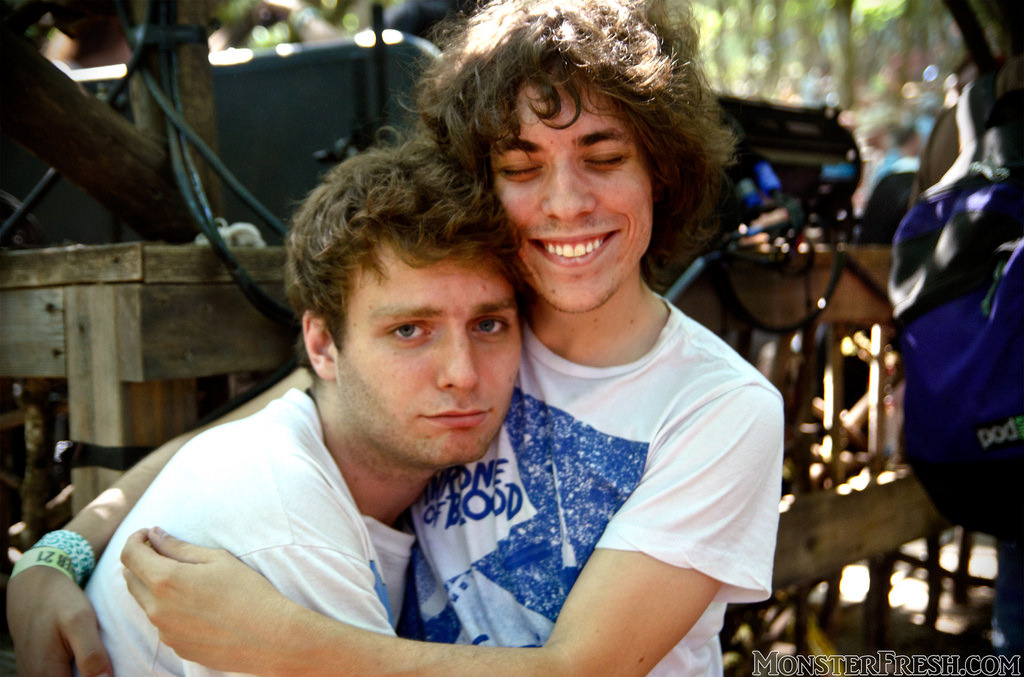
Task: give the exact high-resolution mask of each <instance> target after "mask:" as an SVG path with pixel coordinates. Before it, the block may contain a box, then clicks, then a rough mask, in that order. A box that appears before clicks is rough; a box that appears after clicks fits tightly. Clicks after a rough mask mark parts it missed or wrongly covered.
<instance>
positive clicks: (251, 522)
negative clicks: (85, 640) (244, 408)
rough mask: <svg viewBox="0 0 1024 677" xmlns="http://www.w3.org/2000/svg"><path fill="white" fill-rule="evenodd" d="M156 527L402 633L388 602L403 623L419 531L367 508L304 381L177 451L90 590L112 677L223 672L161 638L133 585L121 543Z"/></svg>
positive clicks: (320, 607) (303, 598)
mask: <svg viewBox="0 0 1024 677" xmlns="http://www.w3.org/2000/svg"><path fill="white" fill-rule="evenodd" d="M151 526H160V527H162V528H163V529H164V530H165V531H167V532H168V533H170V534H172V535H173V536H176V537H178V538H182V539H184V540H187V541H190V542H192V543H195V544H198V545H203V546H208V547H218V548H224V549H226V550H228V551H229V552H231V553H232V554H234V555H235V556H237V557H238V558H240V559H241V560H242V561H243V562H245V563H246V564H247V565H249V566H250V567H252V568H253V569H255V570H257V571H258V572H260V573H261V574H263V575H264V576H265V577H266V578H267V579H268V580H269V581H270V582H271V583H272V584H273V585H274V587H276V588H277V589H278V590H280V591H281V592H282V593H284V594H285V595H286V596H288V597H290V598H291V599H293V600H295V601H296V602H298V603H300V604H302V605H304V606H306V607H308V608H310V609H313V610H315V611H318V612H320V613H322V614H325V615H327V616H330V617H332V618H336V619H339V620H343V621H346V622H348V623H351V624H353V625H356V626H359V627H361V628H366V629H369V630H375V631H377V632H381V633H388V634H394V630H393V627H392V622H391V620H390V618H389V617H390V616H392V614H390V612H389V609H394V614H393V616H394V618H395V619H396V620H397V614H398V610H399V609H400V608H401V594H402V592H403V589H404V581H403V579H404V574H405V570H406V566H407V563H408V559H409V547H410V546H411V543H412V536H411V535H409V534H405V533H402V532H399V531H395V530H394V529H391V528H390V527H387V526H385V525H384V524H382V523H380V522H378V521H376V520H374V519H372V518H369V517H365V516H363V515H361V514H360V513H359V510H358V509H357V508H356V505H355V502H354V501H353V499H352V495H351V494H350V493H349V490H348V487H347V486H346V484H345V481H344V480H343V479H342V476H341V473H340V472H339V471H338V467H337V465H336V464H335V462H334V459H333V458H332V456H331V454H330V452H329V451H328V450H327V448H326V446H325V445H324V442H323V433H322V428H321V426H320V419H319V417H318V416H317V411H316V406H315V405H314V403H313V401H312V400H311V399H310V398H309V397H308V396H307V395H306V394H304V393H302V392H299V391H298V390H291V391H289V392H288V393H286V394H285V395H284V396H283V397H281V398H280V399H278V400H275V401H273V402H271V403H270V404H269V405H267V407H266V408H264V409H263V410H262V411H260V412H258V413H256V414H254V415H253V416H251V417H249V418H247V419H244V420H241V421H237V422H234V423H228V424H225V425H222V426H219V427H216V428H213V429H211V430H209V431H207V432H205V433H203V434H201V435H199V436H197V437H196V438H195V439H193V440H192V441H190V442H189V443H188V444H187V445H185V446H184V447H183V448H182V449H181V450H180V451H179V452H178V453H177V454H175V456H174V458H173V459H171V461H170V462H169V463H168V464H167V466H166V468H164V470H163V471H162V472H161V473H160V475H159V476H158V477H157V479H156V480H155V481H154V482H153V485H152V486H151V487H150V488H149V490H148V491H147V492H146V493H145V495H144V496H143V497H142V499H141V500H140V501H139V502H138V504H137V505H136V506H135V508H134V509H133V510H132V511H131V513H129V515H128V517H127V518H126V519H125V521H124V522H123V523H122V524H121V526H120V528H119V529H118V530H117V533H115V534H114V537H113V539H112V540H111V542H110V545H109V546H108V547H107V550H106V552H105V553H104V555H103V557H101V558H100V561H99V563H98V565H97V567H96V571H95V572H94V573H93V575H92V578H91V579H90V581H89V584H88V585H87V586H86V588H85V591H86V594H87V595H88V597H89V599H90V600H91V601H92V603H93V605H94V607H95V608H96V613H97V615H98V617H99V621H100V631H101V635H102V639H103V644H104V646H105V647H106V648H107V651H108V652H109V653H110V657H111V660H112V661H113V667H114V674H117V675H143V674H145V675H149V674H153V675H204V676H205V675H215V674H222V673H219V672H216V671H213V670H208V669H206V668H204V667H202V666H200V665H197V664H195V663H190V662H188V661H183V660H182V659H181V658H179V657H178V655H177V654H175V653H174V651H172V650H171V649H170V648H168V647H167V646H166V645H164V644H162V643H161V642H160V641H159V639H158V637H157V632H156V629H155V628H154V627H153V626H152V625H151V624H150V623H149V621H148V619H147V618H146V616H145V614H143V612H142V609H141V608H140V607H139V606H138V604H136V602H135V600H134V598H132V597H131V595H130V594H129V592H128V589H127V585H126V584H125V582H124V578H123V576H122V574H121V568H122V566H121V563H120V555H121V550H122V548H123V547H124V543H125V540H126V539H127V537H128V536H129V535H130V534H131V533H133V532H134V531H137V530H138V529H142V528H146V527H151ZM385 581H386V582H387V584H386V585H385ZM210 603H211V604H217V600H216V599H211V600H210Z"/></svg>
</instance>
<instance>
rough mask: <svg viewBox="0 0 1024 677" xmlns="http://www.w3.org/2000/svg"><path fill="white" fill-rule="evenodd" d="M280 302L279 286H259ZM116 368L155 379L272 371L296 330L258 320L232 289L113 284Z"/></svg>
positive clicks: (136, 378)
mask: <svg viewBox="0 0 1024 677" xmlns="http://www.w3.org/2000/svg"><path fill="white" fill-rule="evenodd" d="M266 289H267V291H268V292H269V293H271V294H272V295H274V296H275V297H277V298H278V299H279V300H280V299H281V298H283V295H284V294H283V291H282V290H281V288H280V285H277V286H276V288H270V287H267V288H266ZM118 295H119V307H120V315H119V326H120V327H121V332H120V334H119V339H118V340H119V344H120V346H121V349H120V357H121V363H120V371H121V378H122V379H123V380H125V381H132V382H141V381H158V380H164V379H176V378H194V377H198V376H211V375H214V374H229V373H236V372H245V371H265V370H269V369H275V368H277V367H279V366H280V365H281V364H282V363H284V362H285V360H287V359H288V358H289V357H290V356H291V355H292V350H293V349H294V343H295V340H296V337H297V334H296V332H295V330H293V329H289V328H287V327H283V326H282V325H279V324H277V323H275V322H273V321H271V320H269V319H267V318H266V317H264V316H263V315H262V314H261V313H260V312H259V311H258V310H257V309H256V308H254V307H253V306H252V304H251V303H249V301H248V300H247V299H246V298H245V296H244V295H243V294H242V292H241V291H240V290H239V289H238V288H237V287H236V286H234V285H233V284H203V285H173V284H147V285H118Z"/></svg>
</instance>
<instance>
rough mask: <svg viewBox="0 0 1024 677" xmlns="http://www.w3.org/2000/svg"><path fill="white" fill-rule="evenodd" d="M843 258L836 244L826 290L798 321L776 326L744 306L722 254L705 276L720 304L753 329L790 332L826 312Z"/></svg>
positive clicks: (779, 332) (842, 264)
mask: <svg viewBox="0 0 1024 677" xmlns="http://www.w3.org/2000/svg"><path fill="white" fill-rule="evenodd" d="M812 251H813V250H812ZM846 261H847V254H846V249H845V247H843V246H839V247H837V248H836V249H835V251H834V253H833V258H832V268H831V271H830V273H829V280H828V284H826V285H825V291H824V293H823V294H822V295H821V297H819V299H818V301H817V303H816V304H815V308H814V310H812V311H811V312H809V313H808V314H807V315H805V316H804V317H802V318H800V319H799V320H795V321H793V322H790V323H786V324H779V325H772V324H768V323H767V322H764V321H762V320H761V319H759V318H758V317H757V316H756V315H755V314H754V313H753V312H752V311H751V310H750V309H749V308H747V306H746V304H744V303H743V301H741V300H740V298H739V295H738V294H737V293H736V288H735V287H734V285H733V284H732V281H731V280H730V279H729V272H728V263H727V261H726V258H725V257H721V258H719V259H717V261H716V263H717V265H714V266H711V267H710V268H709V270H708V275H709V277H710V279H711V284H712V286H713V287H714V289H715V293H716V294H717V295H718V298H719V300H721V301H722V305H724V306H725V308H726V309H727V310H728V311H729V312H730V313H732V314H733V315H734V316H735V317H737V318H738V319H739V320H741V321H742V322H744V323H746V324H748V325H750V326H751V327H753V328H755V329H760V330H762V331H767V332H770V333H773V334H788V333H790V332H794V331H797V330H798V329H803V328H804V327H806V326H807V325H809V324H811V323H812V322H814V321H815V320H816V319H818V317H819V316H820V315H821V314H822V313H823V312H824V311H825V309H826V308H827V307H828V304H829V302H830V301H831V300H832V295H833V294H834V293H835V290H836V286H838V284H839V279H840V277H842V273H843V270H845V268H846Z"/></svg>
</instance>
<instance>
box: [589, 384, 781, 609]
mask: <svg viewBox="0 0 1024 677" xmlns="http://www.w3.org/2000/svg"><path fill="white" fill-rule="evenodd" d="M782 452H783V412H782V402H781V398H780V396H779V395H778V393H777V392H776V391H774V390H773V389H770V388H767V387H763V386H760V385H753V384H751V385H744V386H740V387H738V388H736V389H733V390H731V391H729V392H727V393H724V394H723V395H721V396H719V397H717V398H715V399H713V400H711V401H710V402H707V403H705V404H704V405H703V406H700V407H699V408H697V409H695V410H693V411H691V412H685V413H683V414H681V415H680V416H679V417H678V418H677V419H676V420H674V421H670V422H669V423H668V425H666V426H665V427H664V428H663V430H662V432H661V434H659V436H658V437H657V438H656V439H655V440H654V441H653V442H652V446H651V449H650V450H649V453H648V465H647V467H646V469H645V470H644V475H643V477H642V478H641V481H640V484H639V485H638V486H637V488H636V490H635V491H634V492H633V494H632V495H631V496H630V498H629V499H627V501H626V503H625V504H624V505H623V506H622V508H621V509H620V510H619V511H618V512H617V513H616V514H615V516H614V517H613V518H612V520H611V522H610V523H609V524H608V527H607V529H606V530H605V532H604V534H603V536H602V538H601V540H600V541H599V542H598V544H597V547H599V548H608V549H613V550H630V551H639V552H643V553H645V554H647V555H650V556H651V557H654V558H656V559H658V560H661V561H664V562H667V563H669V564H672V565H674V566H679V567H683V568H690V569H696V570H698V571H701V572H702V573H704V574H706V575H708V576H710V577H712V578H714V579H716V580H718V581H720V582H721V583H722V588H721V589H720V591H719V593H718V596H717V597H716V601H720V602H737V603H740V602H754V601H759V600H761V599H765V598H767V597H768V596H769V595H770V593H771V578H772V564H773V561H774V553H775V539H776V534H777V530H778V522H779V497H780V494H781V481H782Z"/></svg>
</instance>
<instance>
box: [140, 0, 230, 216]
mask: <svg viewBox="0 0 1024 677" xmlns="http://www.w3.org/2000/svg"><path fill="white" fill-rule="evenodd" d="M149 4H150V1H149V0H134V2H133V11H134V15H135V16H134V18H135V21H136V22H137V23H141V22H142V21H143V19H144V17H145V16H146V6H147V5H149ZM154 11H160V7H159V6H154ZM209 18H210V6H209V2H207V0H190V1H189V2H180V3H177V16H176V17H175V22H176V25H177V26H180V27H188V26H200V27H203V28H204V31H203V34H204V35H205V34H206V31H205V27H206V25H207V23H208V21H209ZM152 20H155V17H151V21H152ZM150 30H151V33H150V34H151V35H152V31H155V30H157V28H156V27H154V28H151V29H150ZM148 49H150V54H149V55H148V56H147V57H146V59H145V60H144V66H143V67H144V68H146V69H147V70H148V71H149V72H150V73H151V74H152V75H153V76H154V78H155V79H156V81H157V82H160V77H159V73H160V68H159V60H158V57H157V53H156V51H155V47H153V46H149V47H148ZM175 55H176V58H177V72H176V73H175V74H174V76H175V77H174V80H175V85H176V86H177V91H178V95H179V97H180V101H181V109H182V110H181V113H182V117H183V118H184V119H185V122H186V123H187V124H188V125H189V127H191V128H192V130H193V131H195V132H196V134H197V135H198V136H199V138H201V139H202V140H203V141H204V142H205V143H206V145H207V146H209V147H210V148H211V149H212V150H213V151H214V152H216V150H217V131H216V111H215V110H214V105H213V73H212V71H211V70H210V60H209V48H208V47H207V44H206V42H205V41H203V42H199V43H196V42H192V43H189V42H183V43H181V44H179V45H178V46H177V48H176V49H175ZM165 94H168V95H169V92H165ZM131 101H132V115H133V117H134V119H135V125H136V127H138V128H139V129H140V130H141V131H142V132H143V133H146V134H148V135H149V136H151V137H152V138H155V139H159V140H161V142H162V143H163V144H164V145H166V142H167V125H166V118H165V116H164V114H163V111H162V110H161V109H160V108H159V107H158V106H157V104H156V102H155V101H154V99H153V97H152V96H151V95H150V93H149V90H148V88H147V87H146V84H145V82H143V81H142V79H141V78H136V79H135V80H134V81H133V82H132V83H131ZM185 152H186V153H188V154H189V157H191V158H192V160H193V164H194V166H195V168H196V171H197V173H198V175H199V180H200V182H201V184H202V186H203V190H204V192H205V193H206V196H207V198H208V200H209V202H210V207H211V209H212V211H213V213H214V214H215V215H216V214H219V213H221V212H222V211H223V209H222V207H223V205H222V200H221V191H220V183H219V182H218V181H217V179H216V175H215V173H214V171H213V170H212V168H210V166H209V165H208V164H207V163H206V161H205V160H203V159H202V158H201V156H200V155H199V154H198V153H196V152H194V151H192V150H191V147H190V146H186V148H185Z"/></svg>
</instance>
